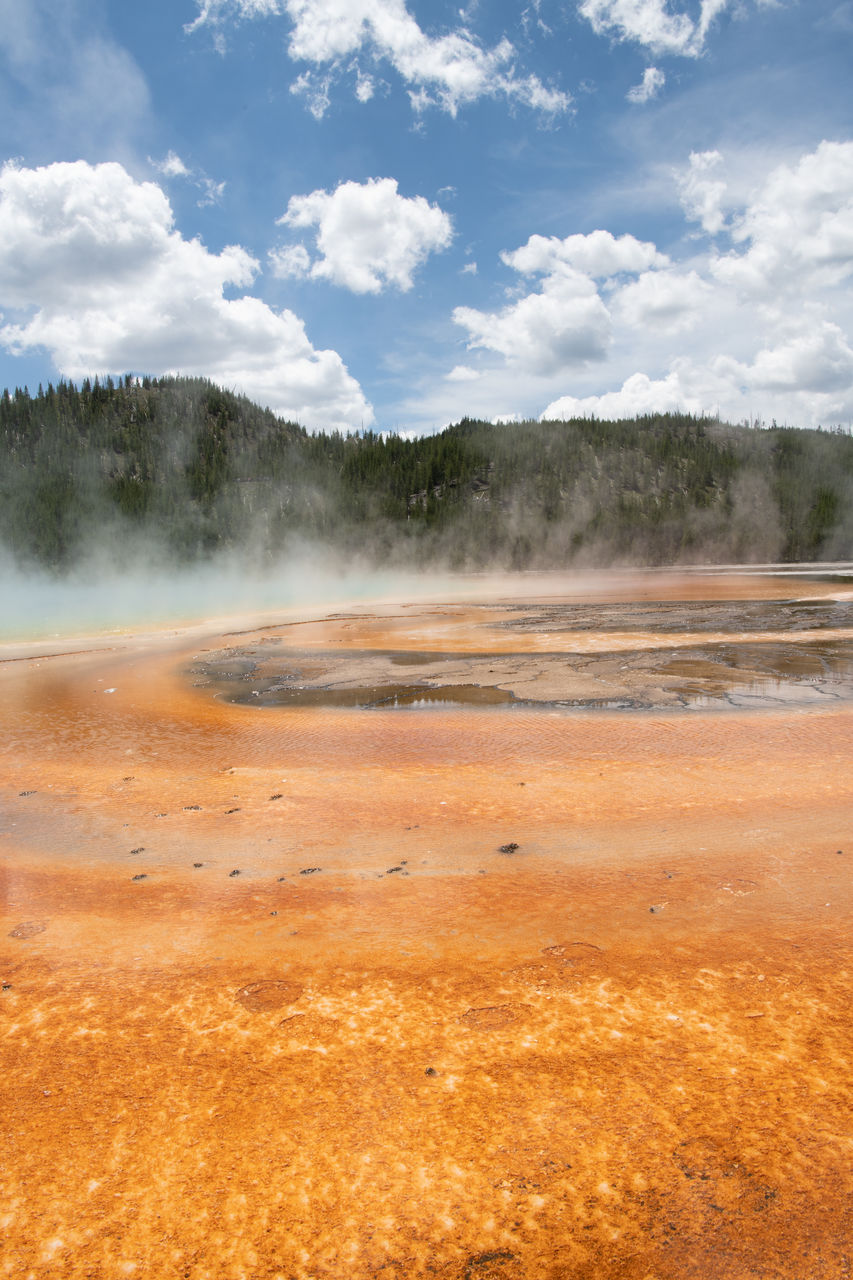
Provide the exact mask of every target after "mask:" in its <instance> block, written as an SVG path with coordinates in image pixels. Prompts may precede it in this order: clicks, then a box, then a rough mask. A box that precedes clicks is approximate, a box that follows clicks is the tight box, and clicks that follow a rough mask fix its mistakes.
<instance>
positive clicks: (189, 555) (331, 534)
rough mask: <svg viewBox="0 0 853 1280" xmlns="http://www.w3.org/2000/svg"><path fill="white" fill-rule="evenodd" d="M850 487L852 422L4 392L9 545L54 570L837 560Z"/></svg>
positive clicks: (1, 493) (62, 390)
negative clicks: (371, 413)
mask: <svg viewBox="0 0 853 1280" xmlns="http://www.w3.org/2000/svg"><path fill="white" fill-rule="evenodd" d="M851 496H853V439H851V437H850V436H848V435H846V434H843V433H840V432H821V431H806V430H798V429H794V428H779V427H775V426H774V427H771V428H769V429H764V430H755V429H750V428H747V427H740V426H732V425H728V424H725V423H720V422H718V421H716V420H712V419H707V418H696V417H692V416H689V415H681V414H656V415H649V416H646V417H642V418H638V419H632V420H622V421H614V422H608V421H601V420H598V419H577V420H573V421H570V422H522V423H512V424H507V425H501V426H495V425H493V424H490V423H486V422H480V421H476V420H472V419H468V418H465V419H463V420H462V421H461V422H459V423H458V424H456V425H455V426H451V427H448V428H447V429H446V430H445V431H442V432H441V433H439V434H437V435H434V436H427V437H423V438H420V439H414V440H409V439H404V438H403V437H400V436H396V435H386V436H383V435H378V434H375V433H372V432H366V433H362V434H359V435H342V434H340V433H337V432H333V433H331V434H329V433H322V432H321V433H319V434H310V433H308V432H306V431H305V430H304V429H303V428H302V427H300V426H298V425H295V424H293V423H289V422H284V421H282V420H280V419H278V418H276V417H275V415H274V414H272V413H271V412H270V411H269V410H264V409H260V408H259V407H258V406H257V405H254V404H253V403H252V402H251V401H249V400H248V399H246V398H245V397H241V396H236V395H233V394H231V393H230V392H227V391H223V390H221V389H219V388H218V387H216V386H214V385H212V384H211V383H209V382H206V381H204V380H202V379H183V378H161V379H149V378H144V379H141V380H137V379H135V378H131V377H129V376H128V377H127V378H125V379H124V380H122V381H119V382H118V383H114V382H113V381H112V380H111V379H109V378H108V379H106V380H105V381H103V382H100V381H98V380H95V382H94V383H90V382H89V381H88V380H87V381H86V382H84V383H83V385H82V386H81V387H79V388H78V387H76V386H74V385H72V384H69V383H65V382H62V383H60V384H59V385H58V386H55V387H54V386H49V387H48V388H47V390H43V389H42V388H41V387H40V388H39V391H38V394H37V395H35V396H32V395H30V394H29V393H28V392H27V391H26V390H23V391H22V390H16V391H15V392H14V393H9V392H8V391H7V392H5V393H4V394H3V396H2V398H0V543H2V544H3V546H4V547H5V548H6V550H7V552H8V553H9V554H10V555H11V556H12V557H13V559H14V560H15V561H16V562H17V563H18V564H20V565H22V566H26V565H28V564H38V565H41V566H44V567H49V568H51V569H55V570H63V569H67V568H70V567H72V566H74V565H75V564H77V563H79V562H80V561H81V560H83V559H84V558H86V557H89V556H91V555H93V554H95V553H98V554H101V555H107V556H108V557H109V559H110V560H111V561H112V562H113V563H119V564H120V563H121V561H122V558H123V557H125V558H131V557H133V556H136V557H137V558H138V557H139V556H140V555H144V556H145V557H148V558H154V559H160V560H162V562H163V563H174V562H180V563H191V562H194V561H197V560H199V559H202V558H205V557H208V556H210V555H211V554H213V553H214V552H217V551H220V550H225V551H235V550H245V552H246V553H247V555H250V556H251V557H253V558H255V560H256V561H257V562H258V563H263V560H264V559H265V558H267V557H270V558H271V557H278V556H279V555H280V554H281V553H282V552H286V550H287V548H288V546H289V545H293V544H295V543H296V542H297V541H298V542H300V543H304V542H306V541H308V542H310V543H312V544H313V545H319V546H324V547H328V548H329V549H331V550H333V551H339V552H341V553H342V554H344V555H348V554H352V553H353V552H355V551H359V552H361V553H362V554H363V555H364V556H366V557H368V558H375V559H377V560H378V561H380V562H381V563H385V564H395V565H399V566H401V567H402V566H438V565H450V566H451V567H456V568H486V567H504V568H519V569H520V568H544V567H560V566H564V565H567V564H569V563H575V564H580V565H594V564H603V563H613V562H620V563H635V564H669V563H675V562H679V561H681V562H686V563H691V562H703V561H716V562H720V561H764V560H788V561H796V560H813V559H840V558H850V557H853V503H851Z"/></svg>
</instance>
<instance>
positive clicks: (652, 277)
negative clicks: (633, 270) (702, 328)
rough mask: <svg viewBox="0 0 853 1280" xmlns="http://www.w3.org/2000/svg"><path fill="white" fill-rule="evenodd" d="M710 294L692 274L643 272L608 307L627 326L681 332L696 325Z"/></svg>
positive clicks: (711, 291)
mask: <svg viewBox="0 0 853 1280" xmlns="http://www.w3.org/2000/svg"><path fill="white" fill-rule="evenodd" d="M712 293H713V290H712V288H711V286H710V285H709V284H708V283H707V282H706V281H705V280H703V279H702V277H701V276H700V275H699V274H698V273H697V272H696V271H684V272H682V271H644V272H643V274H642V275H641V276H639V277H638V279H636V280H632V281H631V282H630V283H629V284H626V285H625V286H624V288H622V289H621V290H620V291H619V292H618V294H616V295H615V297H614V299H613V301H612V303H611V306H612V307H613V309H618V311H619V314H620V318H621V319H622V320H624V322H625V323H626V324H628V325H630V326H633V327H636V328H643V327H649V326H652V327H655V328H657V329H659V330H660V331H661V332H663V333H683V332H684V331H685V330H687V329H691V328H693V327H694V326H695V325H696V324H697V323H698V322H699V320H700V318H701V317H702V315H703V314H704V313H705V311H706V309H707V306H708V302H709V299H710V296H711V294H712Z"/></svg>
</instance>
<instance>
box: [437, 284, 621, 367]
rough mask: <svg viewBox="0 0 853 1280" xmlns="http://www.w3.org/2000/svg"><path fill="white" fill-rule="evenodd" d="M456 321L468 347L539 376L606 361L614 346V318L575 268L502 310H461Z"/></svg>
mask: <svg viewBox="0 0 853 1280" xmlns="http://www.w3.org/2000/svg"><path fill="white" fill-rule="evenodd" d="M453 319H454V321H455V323H456V324H458V325H461V326H462V328H463V329H467V330H468V346H469V348H474V347H485V348H488V349H489V350H491V351H497V352H498V353H499V354H500V355H502V356H504V357H505V358H506V359H507V360H508V361H510V363H512V364H514V365H516V366H519V367H520V369H521V370H523V371H524V372H526V373H530V374H534V375H547V374H551V373H555V372H557V371H558V370H559V369H561V368H566V367H572V366H578V365H584V364H587V363H588V362H589V361H591V360H603V359H604V357H605V355H606V353H607V349H608V347H609V345H610V338H611V323H610V314H609V312H608V310H607V308H606V307H605V305H604V303H603V302H602V300H601V298H600V297H599V295H598V290H597V289H596V287H595V284H594V283H593V281H592V280H590V278H589V277H588V276H585V275H583V274H582V273H581V272H579V271H573V270H571V269H566V270H564V271H561V272H559V273H555V274H554V275H551V276H548V277H547V278H546V279H545V280H544V281H543V284H542V288H541V290H540V292H539V293H531V294H528V295H527V296H526V297H523V298H520V299H519V300H518V301H517V302H513V303H511V304H510V305H508V306H506V307H504V308H502V310H500V311H497V312H487V311H477V310H475V309H474V308H473V307H456V309H455V310H454V312H453Z"/></svg>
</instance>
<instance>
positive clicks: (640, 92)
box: [625, 67, 666, 103]
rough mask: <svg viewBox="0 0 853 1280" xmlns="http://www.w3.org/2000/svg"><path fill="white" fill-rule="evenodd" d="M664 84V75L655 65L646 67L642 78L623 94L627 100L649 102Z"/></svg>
mask: <svg viewBox="0 0 853 1280" xmlns="http://www.w3.org/2000/svg"><path fill="white" fill-rule="evenodd" d="M665 84H666V76H665V75H664V73H663V72H662V71H660V70H658V68H657V67H646V69H645V71H644V72H643V78H642V80H641V81H640V83H639V84H635V85H634V87H633V89H629V90H628V92H627V94H626V95H625V96H626V98H627V99H628V101H629V102H636V103H643V102H651V100H652V98H656V97H657V96H658V94H659V93H660V91H661V89H662V88H663V87H664V85H665Z"/></svg>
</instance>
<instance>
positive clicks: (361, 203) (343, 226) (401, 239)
mask: <svg viewBox="0 0 853 1280" xmlns="http://www.w3.org/2000/svg"><path fill="white" fill-rule="evenodd" d="M278 221H279V224H280V225H283V226H287V227H316V228H317V235H316V246H317V249H318V251H319V253H320V255H321V256H320V257H319V258H317V259H315V261H314V262H313V263H311V265H310V267H309V266H308V265H307V261H306V260H309V259H308V252H307V250H306V249H305V248H304V246H295V247H294V248H293V249H291V250H288V249H283V250H277V251H276V259H277V263H278V264H282V263H283V264H284V265H285V267H286V268H290V274H294V271H293V268H296V272H297V273H298V274H308V275H310V276H311V277H312V278H314V279H321V280H330V281H331V282H332V283H333V284H337V285H341V286H343V287H344V288H346V289H351V290H352V291H353V292H354V293H380V292H381V291H382V289H383V288H385V287H386V286H388V285H394V286H396V287H397V288H398V289H401V290H403V291H404V292H405V291H407V290H409V289H411V287H412V284H413V279H412V276H413V273H414V272H415V270H416V269H417V268H418V267H419V266H421V264H422V263H423V262H425V261H426V259H427V258H428V257H429V255H430V254H431V253H434V252H436V251H439V250H441V249H446V248H447V246H448V245H449V244H450V241H451V239H452V237H453V224H452V222H451V219H450V217H449V216H448V214H446V213H444V211H443V210H442V209H440V208H439V207H438V206H437V205H431V204H429V203H428V202H427V201H426V200H425V199H424V197H423V196H414V197H408V196H401V195H400V194H399V193H398V191H397V183H396V181H395V179H393V178H369V179H368V180H367V182H365V183H358V182H343V183H341V185H340V186H339V187H336V188H335V190H334V191H331V192H330V191H312V192H311V194H310V195H306V196H293V197H292V198H291V199H290V201H289V203H288V206H287V212H286V213H285V214H284V215H283V217H281V218H279V220H278ZM300 248H302V253H300V252H299V250H300ZM303 255H304V256H303ZM309 261H310V260H309ZM278 273H279V274H281V270H280V269H279V270H278Z"/></svg>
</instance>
